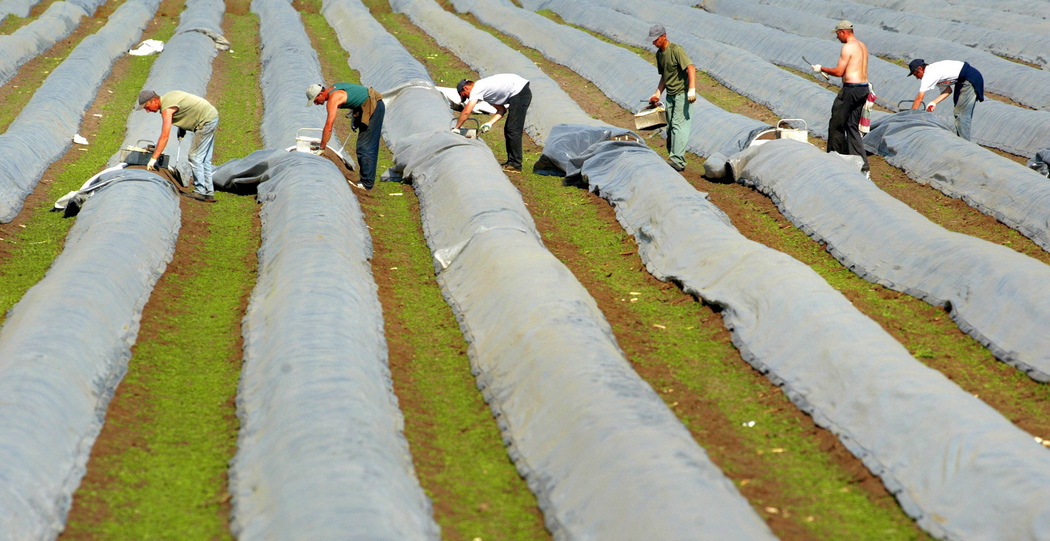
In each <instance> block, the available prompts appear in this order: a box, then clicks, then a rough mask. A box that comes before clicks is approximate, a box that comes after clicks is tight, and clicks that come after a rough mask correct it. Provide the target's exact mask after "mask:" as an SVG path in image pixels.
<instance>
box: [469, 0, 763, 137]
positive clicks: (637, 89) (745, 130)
mask: <svg viewBox="0 0 1050 541" xmlns="http://www.w3.org/2000/svg"><path fill="white" fill-rule="evenodd" d="M452 4H453V5H454V6H455V7H456V9H458V10H461V11H469V12H470V13H472V14H473V15H474V16H476V17H477V18H478V20H479V21H480V22H482V23H484V24H487V25H490V26H492V27H493V28H496V29H497V30H499V31H500V32H502V33H504V34H507V35H509V36H512V37H514V38H515V39H517V40H518V41H520V42H521V43H522V45H525V46H526V47H531V48H533V49H536V50H537V51H539V52H541V53H542V54H543V55H544V56H545V57H547V58H549V59H551V60H552V61H554V62H557V63H559V64H561V65H563V66H566V67H568V68H569V69H571V70H573V71H575V72H576V73H577V74H579V75H580V76H582V77H584V78H586V79H588V80H590V81H591V82H593V83H594V84H595V86H596V87H598V89H600V90H601V91H602V92H603V93H605V95H606V96H608V97H609V99H611V100H613V101H614V102H616V103H617V104H619V105H620V106H621V107H624V108H625V109H627V110H629V111H635V110H637V109H638V108H639V105H640V103H644V102H645V99H646V98H647V97H648V96H650V95H651V94H652V93H653V91H654V90H656V84H657V82H658V81H659V74H658V73H657V72H656V69H655V68H654V67H653V65H652V64H650V63H648V62H646V61H645V60H643V59H642V58H641V57H639V56H638V55H636V54H634V53H633V52H631V51H629V50H627V49H624V48H623V47H620V46H618V45H613V44H611V43H608V42H605V41H602V40H600V39H598V38H596V37H594V36H592V35H590V34H588V33H586V32H583V31H582V30H577V29H575V28H572V27H571V26H566V25H561V24H558V23H555V22H554V21H551V20H550V19H548V18H546V17H542V16H540V15H537V14H535V13H532V12H529V11H525V10H523V9H520V8H518V7H515V6H514V5H513V4H511V3H510V2H508V1H506V0H454V1H453V2H452ZM690 112H691V115H692V122H693V129H692V130H690V134H689V142H688V144H687V147H686V148H687V150H689V151H690V152H693V153H695V154H699V155H701V156H711V155H713V154H715V153H722V154H724V155H726V156H728V155H731V154H734V153H736V152H739V151H740V150H743V149H744V148H746V147H747V145H748V144H750V143H751V141H752V140H753V139H754V137H755V136H756V135H757V134H759V133H761V132H763V131H765V130H770V129H772V126H769V125H767V124H765V123H764V122H759V121H757V120H752V119H749V118H747V117H744V116H741V115H734V114H731V113H729V112H727V111H725V110H724V109H722V108H720V107H716V106H715V105H713V104H712V103H711V102H709V101H707V100H705V99H704V98H703V97H700V96H697V99H696V102H694V103H693V104H692V105H691V106H690ZM712 132H714V133H717V134H719V137H714V138H713V137H710V136H709V134H710V133H712Z"/></svg>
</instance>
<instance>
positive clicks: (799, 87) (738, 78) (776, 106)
mask: <svg viewBox="0 0 1050 541" xmlns="http://www.w3.org/2000/svg"><path fill="white" fill-rule="evenodd" d="M522 4H523V5H524V6H525V7H526V8H528V9H530V10H533V11H537V10H540V9H550V10H552V11H554V12H555V13H557V14H558V15H560V16H561V17H562V18H563V19H565V21H566V22H568V23H570V24H576V25H580V26H583V27H585V28H587V29H590V30H593V31H595V32H598V33H600V34H603V35H605V36H607V37H610V38H612V39H615V40H617V41H621V42H622V43H626V44H628V45H633V46H636V47H643V48H645V49H647V50H651V51H652V50H655V48H654V47H653V45H652V42H650V41H649V39H648V36H649V27H650V26H652V25H651V24H649V23H647V22H645V21H643V20H641V19H638V18H636V17H632V16H629V15H625V14H623V13H620V12H618V11H615V10H613V9H612V8H608V7H604V6H600V5H598V4H595V3H590V2H574V1H572V0H524V1H523V2H522ZM664 26H665V27H666V28H667V33H668V38H669V39H670V40H671V41H672V42H673V43H677V44H679V45H681V46H682V47H683V48H685V51H686V53H687V54H688V55H689V58H690V60H692V61H693V64H694V65H695V66H696V68H697V69H698V70H703V71H705V72H707V74H708V75H710V76H711V77H713V78H715V79H716V80H718V81H719V82H721V83H722V84H724V85H726V86H727V87H729V88H730V89H732V90H734V91H736V92H738V93H740V94H742V95H744V96H746V97H748V98H750V99H752V100H754V101H756V102H758V103H759V104H761V105H764V106H766V107H769V108H770V109H772V110H773V112H774V113H776V114H778V115H780V116H781V117H783V118H801V119H803V120H805V121H806V124H807V127H808V129H809V132H810V133H812V134H813V135H815V136H818V137H821V138H826V137H827V132H828V117H829V116H830V112H831V105H832V102H833V101H834V100H835V94H833V93H832V92H830V91H828V90H825V89H824V88H823V87H821V86H820V85H816V84H813V79H812V78H808V79H804V78H802V77H799V76H798V75H795V74H793V73H789V72H787V71H785V70H783V69H781V68H778V67H776V66H774V65H773V64H771V63H769V62H768V61H766V60H763V59H761V58H759V57H758V56H755V55H754V54H752V53H749V52H747V51H745V50H743V49H740V48H738V47H733V46H731V45H726V44H724V43H719V42H717V41H712V40H708V39H702V38H698V37H696V36H693V35H690V34H689V33H688V32H686V31H685V30H684V29H678V28H677V27H675V25H674V24H672V23H667V22H665V23H664ZM654 90H655V88H654ZM879 115H880V112H879V111H875V114H874V117H878V116H879Z"/></svg>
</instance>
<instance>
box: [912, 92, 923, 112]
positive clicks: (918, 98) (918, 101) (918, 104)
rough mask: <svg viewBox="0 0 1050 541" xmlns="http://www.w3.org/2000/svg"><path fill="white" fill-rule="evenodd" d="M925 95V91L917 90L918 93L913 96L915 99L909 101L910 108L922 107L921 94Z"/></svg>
mask: <svg viewBox="0 0 1050 541" xmlns="http://www.w3.org/2000/svg"><path fill="white" fill-rule="evenodd" d="M925 95H926V93H925V92H919V93H918V94H917V95H916V96H915V101H913V102H911V108H912V109H918V108H919V107H922V98H923V96H925Z"/></svg>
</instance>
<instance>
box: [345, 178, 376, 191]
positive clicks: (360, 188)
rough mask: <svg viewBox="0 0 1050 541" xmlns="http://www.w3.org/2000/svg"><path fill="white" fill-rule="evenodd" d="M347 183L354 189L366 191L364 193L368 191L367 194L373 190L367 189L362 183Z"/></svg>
mask: <svg viewBox="0 0 1050 541" xmlns="http://www.w3.org/2000/svg"><path fill="white" fill-rule="evenodd" d="M347 182H348V183H349V184H350V185H351V186H353V187H354V188H357V189H358V190H364V191H366V192H367V191H368V190H371V189H372V188H367V187H365V185H364V184H361V183H360V182H354V181H352V180H348V181H347Z"/></svg>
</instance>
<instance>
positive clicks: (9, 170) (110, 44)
mask: <svg viewBox="0 0 1050 541" xmlns="http://www.w3.org/2000/svg"><path fill="white" fill-rule="evenodd" d="M159 4H160V0H129V1H128V2H125V3H124V4H123V5H121V6H120V7H119V8H117V10H116V11H115V12H114V13H113V15H111V16H110V17H109V21H108V22H107V23H106V25H105V26H104V27H102V29H101V30H99V31H98V32H96V33H95V34H93V35H91V36H88V37H87V38H84V40H83V41H81V42H80V44H79V45H77V46H76V48H75V49H73V52H72V53H70V55H69V56H68V57H67V58H66V60H65V61H63V62H62V63H61V64H60V65H59V66H58V67H57V68H55V70H54V71H52V72H51V75H49V76H48V77H47V79H46V80H44V83H43V84H42V85H41V86H40V88H38V89H37V91H36V92H35V93H34V94H33V97H32V98H30V100H29V103H27V104H26V106H25V107H24V108H23V109H22V112H21V113H20V114H19V115H18V118H16V119H15V120H14V122H12V123H11V125H10V126H9V127H8V129H7V132H6V133H4V134H2V135H0V222H5V223H6V222H10V221H11V220H12V219H14V217H15V216H16V215H17V214H18V212H19V211H20V210H21V209H22V203H23V201H24V200H25V198H26V196H27V195H29V193H30V192H32V191H33V188H34V187H35V186H36V184H37V182H39V181H40V176H41V175H43V174H44V171H46V170H47V168H48V166H50V165H51V163H53V162H54V161H55V160H57V159H58V158H60V157H62V155H63V154H65V153H66V151H67V150H69V148H70V146H72V139H73V134H75V133H76V132H77V129H78V128H79V127H80V122H81V119H82V118H83V116H84V113H86V112H87V109H88V107H90V106H91V104H92V103H93V102H94V101H95V97H96V94H97V92H98V89H99V88H100V87H101V86H102V82H103V81H104V80H105V79H106V77H108V76H109V72H110V70H111V69H112V67H113V63H114V62H116V60H117V59H118V58H120V57H121V56H122V55H123V54H124V53H125V52H127V50H128V48H130V47H131V46H132V45H133V44H134V43H135V42H137V41H138V39H139V37H140V36H141V35H142V30H143V29H144V28H145V27H146V24H147V23H149V21H150V18H151V17H152V16H153V12H154V11H156V9H157V6H158V5H159Z"/></svg>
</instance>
